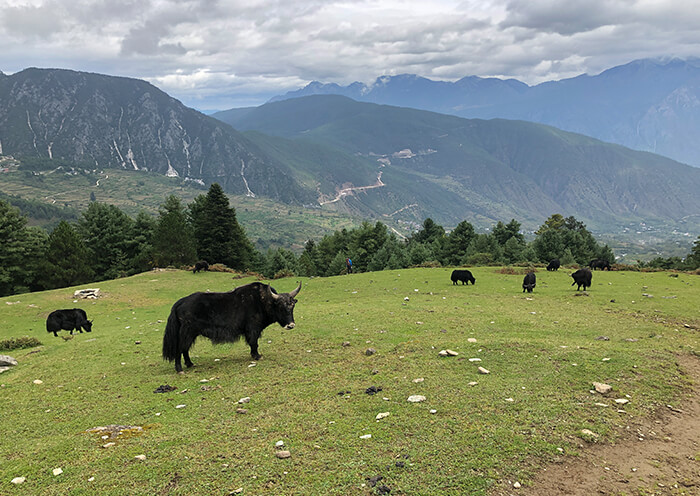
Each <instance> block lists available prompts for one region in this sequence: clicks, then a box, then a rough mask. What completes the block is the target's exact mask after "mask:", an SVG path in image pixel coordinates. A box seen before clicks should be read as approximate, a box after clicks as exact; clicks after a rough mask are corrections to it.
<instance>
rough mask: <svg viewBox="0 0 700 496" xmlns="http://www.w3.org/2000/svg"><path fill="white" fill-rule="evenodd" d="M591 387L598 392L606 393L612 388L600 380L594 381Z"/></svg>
mask: <svg viewBox="0 0 700 496" xmlns="http://www.w3.org/2000/svg"><path fill="white" fill-rule="evenodd" d="M593 387H594V388H595V390H596V391H597V392H599V393H600V394H608V393H609V392H610V391H612V389H613V388H612V386H610V385H609V384H603V383H602V382H594V383H593Z"/></svg>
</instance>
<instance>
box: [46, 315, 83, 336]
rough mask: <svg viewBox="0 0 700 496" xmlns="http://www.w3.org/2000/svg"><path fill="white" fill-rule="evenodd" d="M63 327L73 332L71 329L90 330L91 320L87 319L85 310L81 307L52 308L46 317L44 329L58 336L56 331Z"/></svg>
mask: <svg viewBox="0 0 700 496" xmlns="http://www.w3.org/2000/svg"><path fill="white" fill-rule="evenodd" d="M61 329H65V330H66V331H70V333H71V334H73V331H80V332H81V333H82V332H83V329H85V331H86V332H92V320H88V318H87V314H86V313H85V310H83V309H82V308H72V309H65V310H54V311H53V312H51V313H50V314H49V316H48V317H47V318H46V331H47V332H53V335H54V336H56V337H58V331H60V330H61Z"/></svg>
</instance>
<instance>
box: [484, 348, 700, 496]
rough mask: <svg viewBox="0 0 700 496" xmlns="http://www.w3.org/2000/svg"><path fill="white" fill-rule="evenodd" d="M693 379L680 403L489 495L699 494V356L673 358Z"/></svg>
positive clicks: (633, 421)
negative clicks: (520, 484) (610, 439)
mask: <svg viewBox="0 0 700 496" xmlns="http://www.w3.org/2000/svg"><path fill="white" fill-rule="evenodd" d="M678 360H679V363H680V366H681V369H682V370H683V371H684V372H685V373H686V374H687V375H688V376H689V377H691V378H692V380H693V387H692V390H691V391H689V392H688V393H687V394H685V395H684V397H683V400H682V403H681V404H680V405H673V407H670V406H667V407H665V408H662V409H661V410H659V411H658V412H657V413H656V415H655V416H654V417H652V418H645V419H639V418H633V419H630V421H629V422H628V424H627V425H626V426H625V429H624V430H623V431H622V432H621V435H620V438H619V439H618V440H617V441H616V442H615V444H614V445H606V446H598V445H591V446H588V447H586V448H584V449H583V451H582V453H581V455H580V456H578V457H575V458H564V459H562V462H561V463H557V464H553V465H551V466H549V467H547V468H545V469H543V470H542V471H540V473H539V474H538V475H537V476H536V477H535V478H534V479H533V480H532V481H531V483H528V484H527V485H525V484H523V487H520V488H514V487H513V486H512V483H509V484H508V485H507V486H505V485H501V486H500V487H498V488H496V490H495V491H493V492H492V493H491V494H492V496H511V495H513V496H561V495H566V496H594V495H615V496H621V495H630V496H641V495H644V496H651V495H674V496H679V495H688V496H690V495H700V358H698V357H693V356H682V357H679V358H678Z"/></svg>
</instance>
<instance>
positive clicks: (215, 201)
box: [190, 183, 256, 270]
mask: <svg viewBox="0 0 700 496" xmlns="http://www.w3.org/2000/svg"><path fill="white" fill-rule="evenodd" d="M190 217H191V219H192V224H193V226H194V237H195V240H196V246H197V255H198V257H199V258H200V259H203V260H206V261H207V262H209V263H223V264H224V265H226V266H228V267H231V268H233V269H237V270H246V269H249V268H253V266H254V264H255V260H256V254H255V248H254V247H253V245H252V243H251V242H250V240H249V239H248V236H247V235H246V233H245V230H244V229H243V227H241V225H240V224H239V223H238V220H237V219H236V209H235V208H233V207H231V206H229V200H228V197H227V196H226V195H225V194H224V190H223V189H222V188H221V186H220V185H219V184H217V183H214V184H212V185H211V186H210V187H209V192H208V193H207V194H206V195H204V196H202V195H200V196H198V197H197V198H196V199H195V201H194V202H193V203H192V204H190Z"/></svg>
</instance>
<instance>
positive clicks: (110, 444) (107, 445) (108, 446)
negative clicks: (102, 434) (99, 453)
mask: <svg viewBox="0 0 700 496" xmlns="http://www.w3.org/2000/svg"><path fill="white" fill-rule="evenodd" d="M115 444H117V443H107V444H103V445H102V447H103V448H111V447H112V446H114V445H115Z"/></svg>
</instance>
